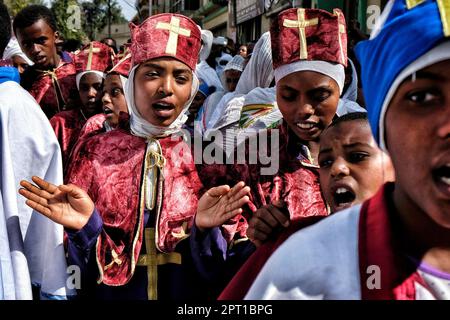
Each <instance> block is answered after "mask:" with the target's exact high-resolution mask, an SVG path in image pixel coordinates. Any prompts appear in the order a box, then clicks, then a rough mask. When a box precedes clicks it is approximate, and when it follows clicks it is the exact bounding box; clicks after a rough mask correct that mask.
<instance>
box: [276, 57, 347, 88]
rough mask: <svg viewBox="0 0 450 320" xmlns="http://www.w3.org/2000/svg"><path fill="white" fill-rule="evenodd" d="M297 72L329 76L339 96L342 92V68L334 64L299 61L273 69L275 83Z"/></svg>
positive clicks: (340, 65)
mask: <svg viewBox="0 0 450 320" xmlns="http://www.w3.org/2000/svg"><path fill="white" fill-rule="evenodd" d="M298 71H315V72H318V73H321V74H324V75H326V76H329V77H330V78H332V79H333V80H334V81H336V83H337V85H338V86H339V92H340V93H341V94H342V91H343V90H344V82H345V70H344V66H343V65H342V64H334V63H330V62H326V61H320V60H299V61H295V62H292V63H289V64H284V65H282V66H280V67H278V68H276V69H275V72H274V73H275V81H276V82H278V81H280V80H281V79H283V78H284V77H286V76H287V75H289V74H291V73H294V72H298Z"/></svg>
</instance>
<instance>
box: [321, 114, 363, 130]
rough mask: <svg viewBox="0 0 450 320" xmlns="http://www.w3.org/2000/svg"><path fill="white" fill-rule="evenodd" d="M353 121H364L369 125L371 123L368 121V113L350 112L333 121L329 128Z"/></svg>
mask: <svg viewBox="0 0 450 320" xmlns="http://www.w3.org/2000/svg"><path fill="white" fill-rule="evenodd" d="M353 120H363V121H366V122H367V123H368V122H369V120H368V119H367V113H366V112H350V113H346V114H344V115H343V116H340V117H337V118H334V119H333V121H332V122H331V124H330V125H329V126H328V128H331V127H334V126H336V125H338V124H340V123H342V122H347V121H353Z"/></svg>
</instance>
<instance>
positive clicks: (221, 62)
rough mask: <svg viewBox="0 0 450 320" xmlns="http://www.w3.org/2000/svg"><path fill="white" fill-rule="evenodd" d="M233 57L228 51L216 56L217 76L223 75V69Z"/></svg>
mask: <svg viewBox="0 0 450 320" xmlns="http://www.w3.org/2000/svg"><path fill="white" fill-rule="evenodd" d="M231 59H233V56H231V55H230V54H228V53H223V52H222V55H221V56H220V57H217V58H216V63H217V64H216V73H217V76H218V77H219V78H220V77H221V76H222V73H223V69H225V66H226V65H227V63H228V62H230V61H231Z"/></svg>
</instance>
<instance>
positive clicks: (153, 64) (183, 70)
mask: <svg viewBox="0 0 450 320" xmlns="http://www.w3.org/2000/svg"><path fill="white" fill-rule="evenodd" d="M144 67H148V68H154V69H156V70H158V71H161V70H165V68H164V67H162V66H160V65H159V64H156V63H152V62H146V63H144ZM190 71H191V70H190V69H188V68H176V69H174V70H173V72H174V73H183V72H186V73H190Z"/></svg>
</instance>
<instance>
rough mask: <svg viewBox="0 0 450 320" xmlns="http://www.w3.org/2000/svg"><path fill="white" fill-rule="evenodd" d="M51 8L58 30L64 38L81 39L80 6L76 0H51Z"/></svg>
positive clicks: (81, 21) (82, 34)
mask: <svg viewBox="0 0 450 320" xmlns="http://www.w3.org/2000/svg"><path fill="white" fill-rule="evenodd" d="M51 9H52V11H53V14H54V15H55V18H56V23H57V24H58V30H59V32H60V34H61V36H62V37H63V38H64V39H66V40H67V39H76V40H83V39H84V38H85V37H86V34H85V32H84V30H83V12H82V7H81V5H80V4H79V3H78V1H76V0H53V1H52V3H51Z"/></svg>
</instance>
